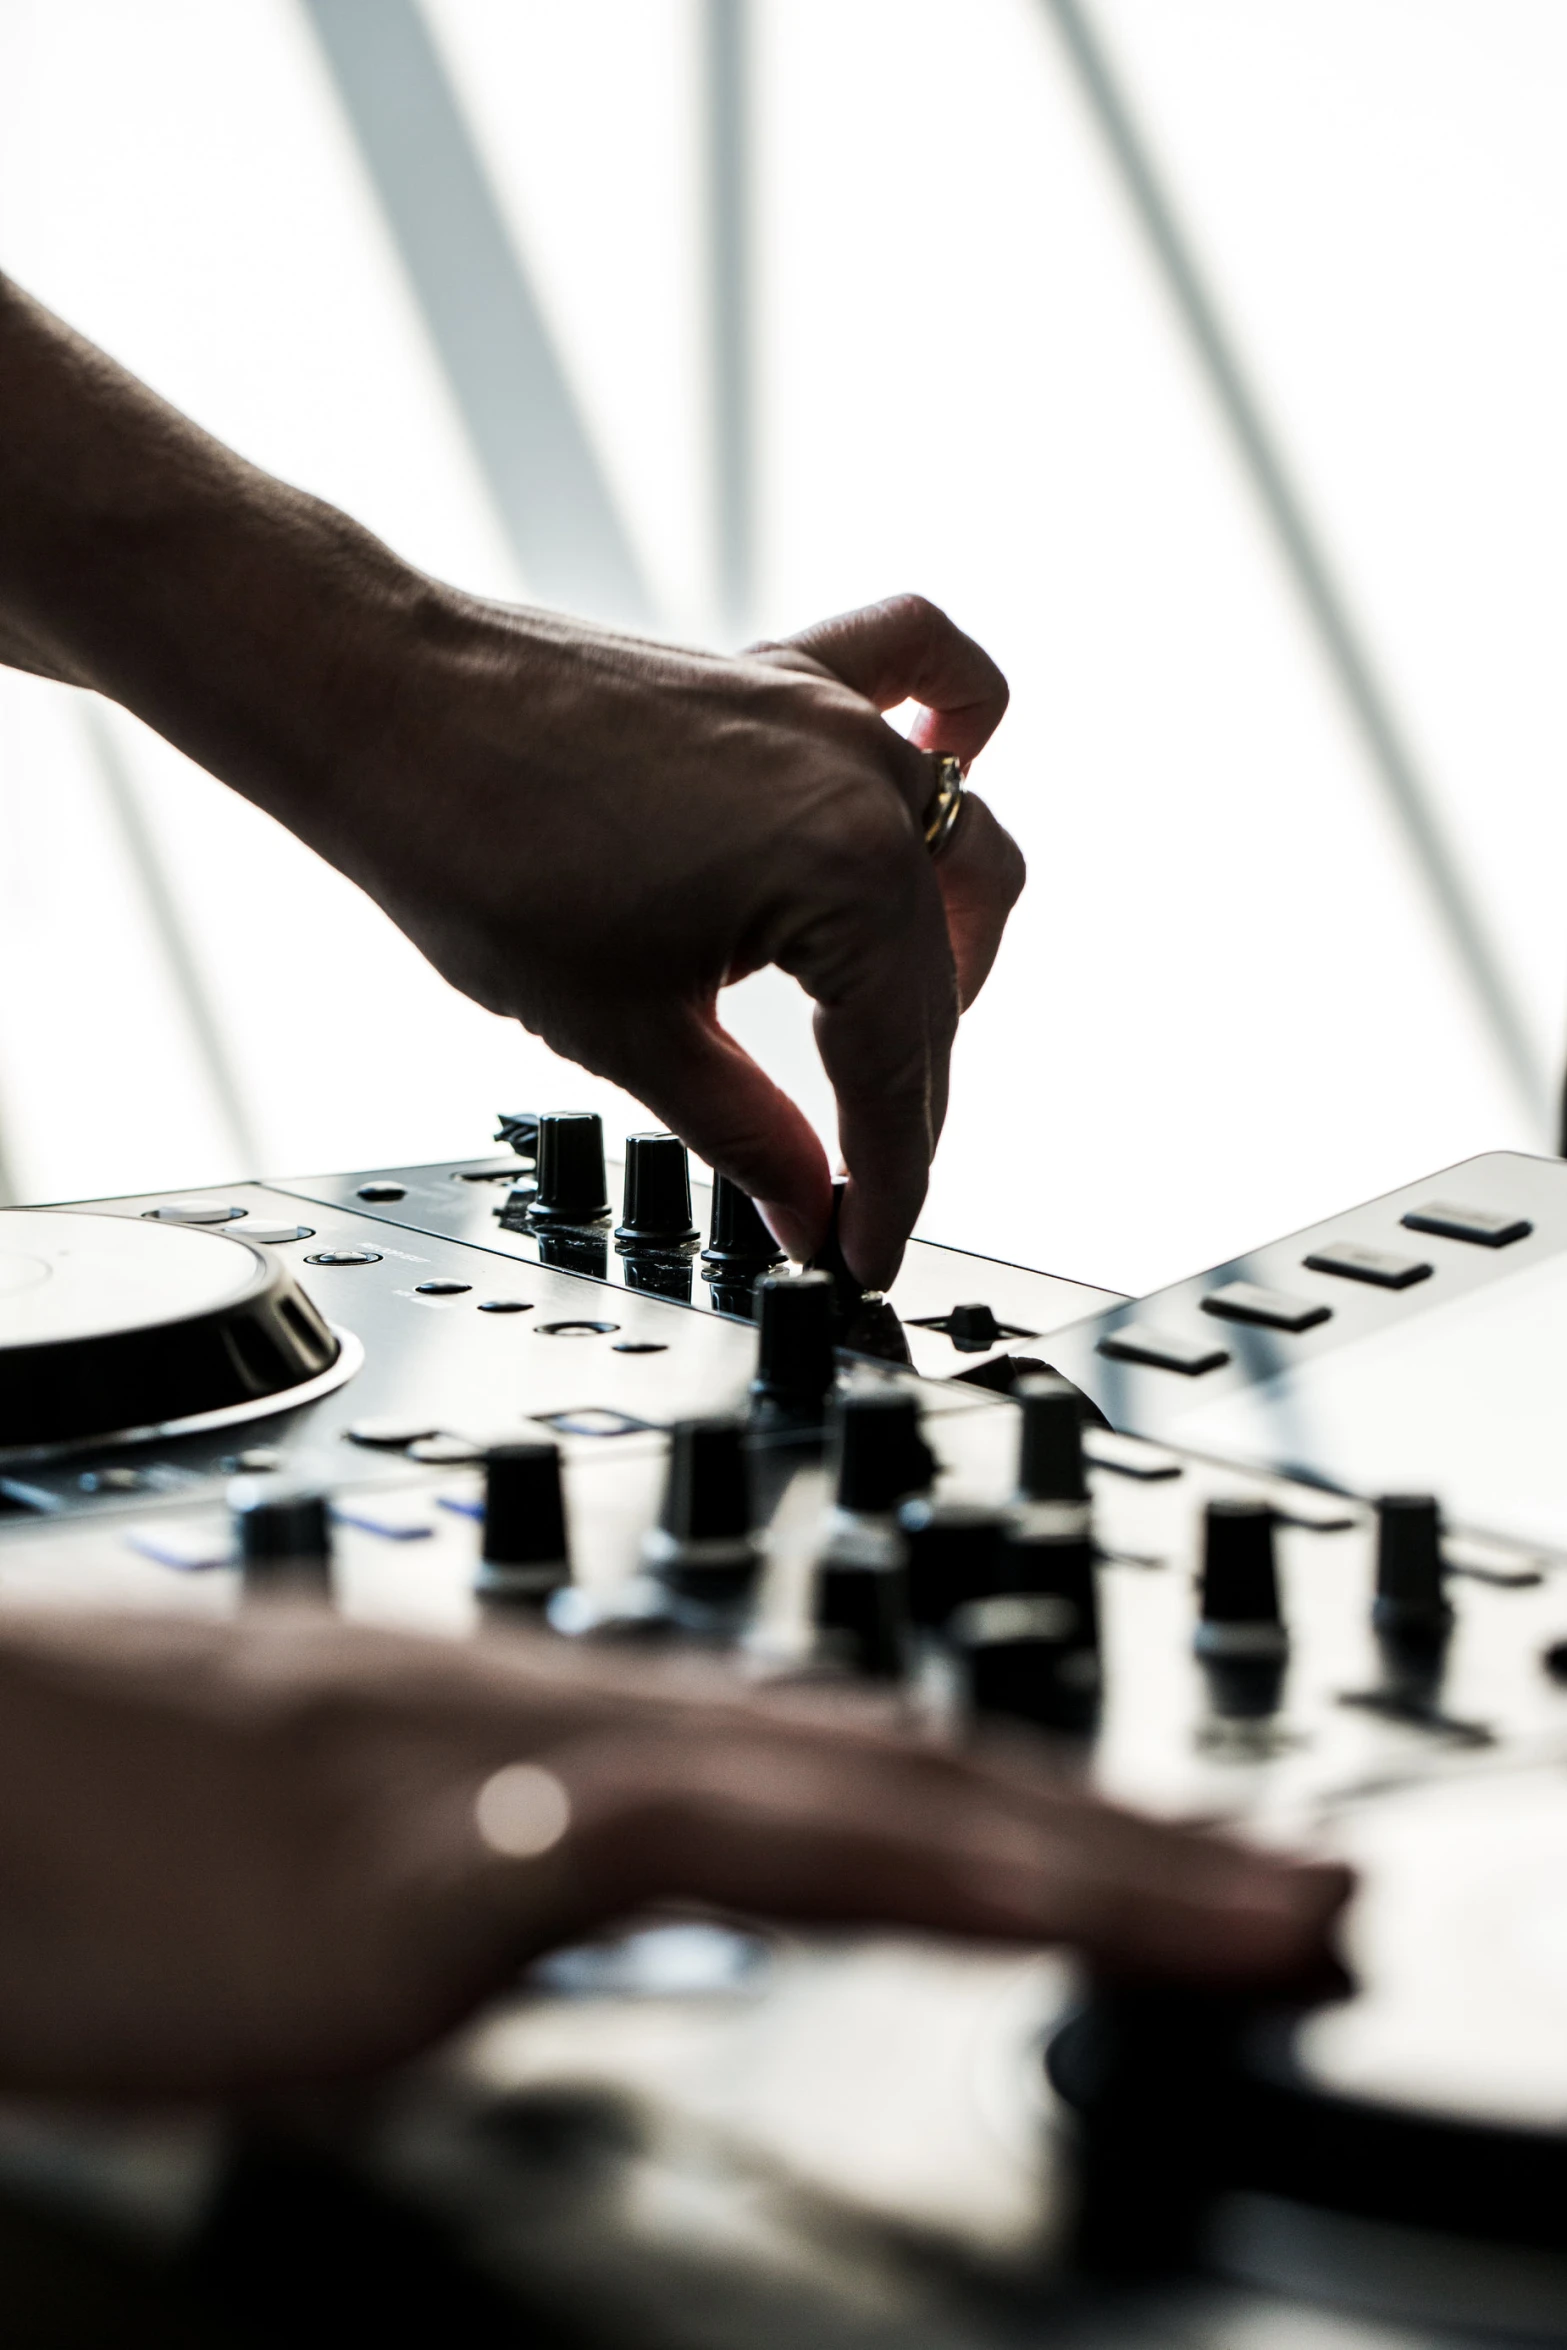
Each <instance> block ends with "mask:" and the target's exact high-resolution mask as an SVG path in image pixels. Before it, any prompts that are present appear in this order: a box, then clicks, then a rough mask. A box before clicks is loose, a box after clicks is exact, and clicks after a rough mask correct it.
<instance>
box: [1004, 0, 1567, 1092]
mask: <svg viewBox="0 0 1567 2350" xmlns="http://www.w3.org/2000/svg"><path fill="white" fill-rule="evenodd" d="M1044 6H1045V10H1046V13H1047V15H1048V16H1049V18H1050V19H1051V21H1052V23H1053V24H1054V26H1055V29H1056V32H1057V33H1058V34H1059V36H1060V39H1061V43H1062V46H1063V48H1064V49H1065V51H1066V55H1067V58H1068V60H1069V62H1070V64H1071V67H1072V70H1073V73H1074V75H1075V77H1076V80H1077V84H1078V89H1079V93H1080V95H1081V97H1082V98H1083V101H1084V103H1085V105H1086V106H1087V109H1088V111H1089V113H1090V115H1091V116H1092V117H1093V120H1094V122H1095V124H1096V125H1097V127H1098V130H1099V132H1100V135H1101V137H1102V139H1103V141H1104V144H1105V147H1106V149H1107V150H1108V152H1109V155H1110V158H1111V161H1112V163H1113V164H1114V166H1115V169H1116V173H1117V176H1118V177H1119V179H1120V181H1121V184H1122V187H1123V189H1124V192H1125V194H1126V196H1127V199H1128V201H1129V203H1130V204H1131V207H1132V210H1133V212H1134V213H1135V215H1136V218H1137V220H1138V223H1139V225H1140V227H1141V228H1142V231H1143V234H1144V236H1145V237H1146V239H1147V242H1148V245H1149V248H1150V250H1151V252H1152V254H1153V256H1154V259H1155V261H1156V262H1157V264H1158V266H1159V269H1160V272H1161V274H1162V275H1163V278H1164V281H1165V285H1166V288H1167V290H1168V292H1169V294H1170V296H1171V299H1172V300H1173V302H1174V304H1175V307H1176V309H1177V311H1178V313H1179V315H1180V318H1181V321H1182V324H1183V325H1184V327H1185V329H1186V332H1187V336H1188V338H1189V340H1190V342H1191V345H1192V348H1193V351H1194V352H1195V354H1196V357H1197V359H1198V362H1199V364H1200V366H1201V368H1202V372H1203V374H1204V376H1205V377H1206V379H1207V383H1208V388H1209V391H1210V392H1211V393H1212V395H1213V398H1214V400H1215V402H1216V404H1217V406H1218V408H1219V410H1220V413H1221V415H1222V416H1223V418H1224V421H1225V423H1226V425H1227V426H1228V428H1229V433H1230V438H1231V440H1232V441H1233V443H1234V446H1235V449H1236V453H1237V455H1238V456H1239V458H1240V460H1241V463H1242V466H1243V468H1244V470H1245V472H1246V474H1247V476H1248V478H1249V479H1250V482H1251V485H1252V488H1253V490H1254V491H1255V492H1256V495H1257V498H1258V500H1259V502H1260V504H1261V506H1262V508H1263V511H1264V514H1265V516H1266V518H1267V520H1268V522H1269V524H1270V525H1271V528H1272V532H1273V536H1274V539H1275V541H1276V543H1277V546H1278V549H1279V552H1280V554H1281V555H1282V557H1283V559H1284V563H1285V566H1286V568H1287V569H1288V571H1289V573H1290V575H1291V577H1292V579H1293V581H1294V583H1295V587H1296V590H1297V592H1298V593H1299V596H1300V599H1301V602H1302V603H1303V605H1304V606H1305V609H1306V614H1307V617H1308V619H1309V620H1310V622H1311V625H1312V628H1313V630H1314V632H1315V635H1316V638H1317V642H1318V645H1319V647H1320V649H1321V652H1322V654H1323V656H1324V658H1325V660H1326V662H1327V664H1328V667H1329V669H1330V670H1331V672H1332V674H1333V676H1334V678H1335V679H1336V681H1337V684H1338V687H1339V691H1340V694H1341V695H1342V697H1343V700H1344V702H1345V705H1346V706H1347V708H1348V710H1349V713H1350V716H1351V718H1352V719H1353V721H1354V723H1355V726H1356V729H1357V731H1358V733H1359V735H1360V739H1361V742H1362V744H1363V746H1364V748H1365V750H1366V752H1367V755H1368V757H1369V759H1370V762H1371V766H1372V770H1373V772H1374V774H1375V775H1376V776H1377V778H1378V780H1379V781H1380V783H1381V785H1382V790H1383V794H1384V797H1385V799H1386V801H1387V804H1388V806H1389V807H1390V808H1391V810H1392V813H1393V816H1394V818H1395V820H1396V822H1397V824H1398V826H1399V829H1400V831H1401V832H1402V834H1403V838H1404V843H1405V846H1406V848H1407V849H1408V851H1409V854H1410V857H1411V859H1412V861H1413V863H1414V865H1415V867H1416V870H1417V871H1418V872H1419V874H1420V876H1421V878H1422V880H1423V881H1424V883H1425V888H1426V893H1427V896H1428V898H1429V900H1430V902H1431V905H1432V907H1433V909H1434V911H1435V913H1436V915H1437V917H1438V920H1439V922H1440V924H1441V927H1442V929H1443V932H1444V933H1445V935H1446V938H1447V941H1448V944H1449V946H1450V948H1451V950H1452V952H1453V955H1454V957H1455V959H1456V961H1457V963H1458V965H1459V967H1460V969H1461V971H1462V973H1463V975H1464V978H1465V980H1466V981H1467V983H1468V988H1469V992H1470V995H1471V997H1472V999H1473V1001H1474V1003H1475V1005H1476V1008H1477V1009H1478V1011H1479V1013H1480V1016H1481V1018H1482V1020H1483V1022H1484V1024H1485V1026H1486V1028H1487V1029H1488V1031H1489V1033H1490V1036H1491V1040H1492V1043H1493V1044H1494V1046H1495V1048H1496V1051H1497V1054H1498V1056H1499V1058H1500V1060H1501V1062H1502V1065H1503V1067H1504V1068H1505V1069H1506V1071H1507V1075H1508V1077H1509V1079H1510V1081H1511V1084H1512V1087H1513V1091H1514V1093H1515V1095H1516V1096H1517V1099H1518V1101H1519V1102H1520V1104H1521V1105H1522V1106H1523V1107H1524V1109H1525V1110H1526V1112H1527V1115H1528V1118H1529V1122H1530V1125H1531V1126H1532V1127H1533V1128H1534V1129H1535V1130H1536V1131H1537V1132H1539V1133H1540V1134H1542V1135H1543V1134H1545V1133H1546V1132H1548V1131H1549V1130H1550V1127H1551V1124H1552V1122H1553V1114H1552V1110H1551V1107H1550V1101H1551V1093H1552V1088H1551V1084H1550V1081H1549V1079H1548V1077H1547V1075H1546V1071H1545V1068H1544V1065H1543V1063H1542V1060H1541V1057H1540V1054H1539V1051H1538V1049H1537V1046H1536V1043H1535V1039H1534V1036H1533V1033H1532V1029H1531V1025H1530V1022H1529V1020H1528V1019H1527V1017H1526V1016H1525V1013H1524V1010H1523V1006H1522V1003H1521V1002H1520V1000H1519V998H1518V996H1517V994H1516V993H1515V990H1514V987H1513V984H1512V981H1511V979H1510V978H1509V976H1508V973H1507V970H1506V968H1505V965H1504V963H1503V960H1502V957H1501V955H1500V953H1499V951H1498V949H1497V947H1496V944H1495V942H1494V940H1493V938H1492V936H1491V932H1490V926H1489V924H1488V922H1487V920H1486V918H1485V915H1484V914H1483V912H1482V910H1481V907H1480V904H1479V902H1478V900H1477V899H1476V898H1475V896H1474V895H1473V894H1472V892H1471V890H1470V888H1469V886H1468V884H1467V882H1466V881H1465V878H1464V875H1463V872H1462V868H1461V865H1460V861H1459V858H1458V856H1457V854H1456V852H1455V850H1454V848H1453V845H1452V843H1451V842H1450V841H1449V839H1448V838H1447V834H1446V830H1445V827H1444V825H1443V822H1442V819H1441V817H1440V815H1439V813H1438V810H1437V807H1436V804H1435V801H1434V798H1433V795H1432V793H1431V790H1430V788H1429V786H1428V785H1427V783H1426V781H1425V779H1424V777H1423V776H1422V774H1421V772H1420V768H1419V764H1418V762H1417V760H1416V758H1415V755H1414V753H1413V751H1412V749H1411V747H1410V743H1409V740H1408V737H1407V735H1406V734H1405V731H1404V728H1403V725H1402V724H1401V722H1400V720H1399V718H1398V715H1397V713H1396V711H1395V709H1394V705H1393V702H1392V698H1391V696H1390V694H1389V692H1388V689H1387V686H1386V684H1385V683H1384V681H1383V679H1382V678H1381V676H1380V675H1379V673H1378V669H1377V665H1376V662H1375V660H1374V659H1373V656H1372V653H1371V650H1370V647H1369V644H1368V642H1367V639H1366V636H1365V633H1364V630H1363V629H1362V628H1361V627H1360V625H1359V623H1358V621H1357V619H1356V616H1355V615H1354V613H1353V611H1352V609H1351V606H1350V603H1349V599H1348V597H1347V595H1346V593H1345V590H1344V588H1343V585H1342V583H1341V581H1340V580H1339V579H1338V578H1337V576H1336V575H1335V572H1334V568H1333V565H1332V563H1331V562H1330V560H1329V557H1328V554H1327V550H1326V546H1325V542H1324V540H1323V537H1322V534H1321V532H1320V530H1319V529H1318V528H1317V527H1316V525H1315V524H1314V523H1313V521H1312V520H1311V517H1310V514H1309V512H1308V509H1307V506H1306V501H1305V499H1304V497H1303V495H1302V492H1301V488H1300V485H1299V482H1298V481H1297V480H1296V479H1295V477H1294V475H1293V472H1292V469H1291V466H1290V464H1289V462H1288V459H1287V457H1286V455H1285V451H1284V448H1283V444H1282V442H1281V441H1280V439H1279V435H1278V433H1277V431H1276V430H1275V428H1274V427H1273V425H1272V424H1271V422H1270V421H1269V420H1268V418H1267V417H1266V415H1265V412H1264V409H1263V406H1262V402H1261V400H1260V398H1259V396H1258V393H1257V390H1256V387H1255V385H1254V384H1253V382H1252V380H1251V378H1250V375H1249V372H1248V370H1247V368H1246V366H1245V364H1244V362H1243V360H1242V357H1241V354H1240V348H1239V345H1238V343H1237V341H1236V337H1235V334H1234V331H1233V329H1232V328H1231V326H1230V325H1229V323H1228V322H1227V321H1226V319H1225V318H1224V316H1223V314H1222V312H1221V310H1220V307H1219V304H1218V300H1217V298H1216V296H1215V293H1214V290H1213V287H1212V286H1211V285H1210V284H1209V283H1208V281H1207V279H1206V277H1205V275H1204V272H1203V269H1202V267H1201V265H1200V263H1199V260H1198V257H1197V250H1196V247H1195V245H1194V243H1193V240H1192V237H1191V234H1190V231H1189V230H1188V228H1187V227H1186V226H1185V224H1184V223H1183V222H1182V220H1181V218H1180V216H1179V214H1178V212H1177V210H1176V207H1175V204H1174V201H1173V199H1172V196H1171V193H1170V190H1169V188H1168V186H1167V185H1166V184H1165V182H1164V180H1163V178H1162V176H1161V174H1160V171H1159V168H1158V166H1157V164H1156V163H1155V161H1154V157H1153V153H1152V149H1151V146H1150V143H1149V141H1148V139H1147V137H1146V135H1145V133H1144V131H1143V128H1142V126H1141V125H1140V123H1139V122H1138V120H1137V117H1136V114H1135V111H1134V109H1133V107H1132V105H1131V102H1130V99H1129V98H1128V95H1127V92H1126V89H1125V87H1124V85H1123V84H1122V82H1121V81H1120V79H1119V77H1118V75H1117V72H1116V70H1115V67H1114V65H1113V64H1112V62H1111V59H1110V56H1109V53H1108V51H1107V49H1106V47H1105V44H1104V41H1103V40H1102V38H1101V37H1100V35H1099V33H1098V32H1097V31H1096V30H1095V29H1094V25H1093V20H1092V16H1091V13H1090V11H1089V9H1088V8H1087V7H1085V6H1084V5H1082V0H1044Z"/></svg>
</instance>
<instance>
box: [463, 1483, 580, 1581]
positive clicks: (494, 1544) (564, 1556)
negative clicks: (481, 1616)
mask: <svg viewBox="0 0 1567 2350" xmlns="http://www.w3.org/2000/svg"><path fill="white" fill-rule="evenodd" d="M570 1581H571V1565H570V1558H569V1550H568V1544H567V1539H566V1504H565V1497H564V1495H563V1494H562V1491H561V1481H560V1452H559V1450H558V1448H557V1447H556V1446H555V1445H553V1444H545V1443H534V1444H497V1445H492V1446H491V1448H490V1450H489V1451H488V1452H487V1453H486V1454H485V1456H484V1543H483V1549H482V1554H481V1558H480V1564H479V1573H478V1578H477V1582H476V1584H475V1588H476V1590H478V1591H479V1592H480V1593H481V1594H482V1595H483V1596H484V1597H485V1598H486V1599H501V1600H509V1601H517V1602H520V1603H521V1604H522V1605H524V1606H527V1605H529V1604H536V1605H539V1606H542V1605H543V1604H544V1602H545V1600H547V1599H548V1598H549V1596H550V1593H551V1592H552V1591H558V1590H559V1589H560V1588H561V1586H562V1584H564V1583H569V1582H570Z"/></svg>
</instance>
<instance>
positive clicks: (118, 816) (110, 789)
mask: <svg viewBox="0 0 1567 2350" xmlns="http://www.w3.org/2000/svg"><path fill="white" fill-rule="evenodd" d="M81 714H82V730H83V732H84V733H85V735H86V737H87V742H88V747H89V749H90V750H91V752H92V756H93V763H94V765H95V766H96V767H97V770H98V773H99V775H100V777H101V778H102V781H103V787H104V795H105V797H106V798H107V800H108V802H109V806H110V808H111V809H112V811H113V813H114V818H115V821H116V823H117V824H118V825H119V828H120V837H121V839H122V840H123V841H124V844H125V852H126V857H127V860H128V862H129V865H130V869H131V871H132V873H133V874H134V875H135V877H136V882H137V885H138V887H139V888H140V891H141V897H142V903H143V905H144V906H145V908H146V910H147V916H148V919H149V921H150V922H151V924H152V928H153V931H154V934H155V935H156V937H157V941H158V944H159V946H160V947H161V949H162V950H163V958H164V961H165V963H166V964H167V966H168V972H169V977H170V978H171V979H172V980H173V982H174V990H175V993H176V994H177V995H178V997H179V1000H180V1005H181V1008H182V1010H183V1011H184V1014H185V1018H186V1020H187V1021H188V1023H189V1025H190V1033H191V1038H192V1041H193V1042H194V1044H195V1047H196V1054H197V1058H198V1060H199V1061H200V1063H201V1067H202V1071H203V1074H204V1075H205V1077H206V1080H207V1085H208V1088H209V1090H210V1092H211V1095H212V1099H213V1101H214V1102H215V1104H216V1105H217V1111H218V1116H219V1120H220V1122H221V1124H222V1125H223V1127H224V1129H225V1131H226V1134H227V1139H228V1145H229V1148H230V1149H231V1150H232V1151H233V1152H234V1155H235V1162H236V1170H235V1171H236V1173H238V1174H242V1175H259V1174H260V1173H261V1170H262V1156H261V1152H260V1150H259V1148H258V1147H257V1140H256V1133H255V1129H254V1127H253V1126H252V1124H251V1119H250V1105H249V1103H248V1102H247V1101H246V1099H245V1096H244V1093H243V1091H242V1089H241V1087H240V1083H239V1080H238V1078H237V1077H236V1075H235V1073H234V1063H233V1059H232V1057H231V1055H230V1053H229V1049H228V1043H227V1040H226V1039H225V1037H224V1034H223V1031H222V1029H221V1028H220V1027H219V1025H218V1022H217V1020H216V1019H215V1018H214V1016H213V1011H212V1002H211V997H210V994H209V991H208V986H207V980H206V975H205V974H204V972H203V971H202V968H201V964H200V961H199V960H198V958H197V955H196V950H195V947H194V945H193V944H192V941H191V937H190V933H189V931H188V930H187V929H186V926H185V918H184V916H183V914H182V913H181V911H180V905H179V900H178V898H177V897H176V895H175V892H174V888H173V885H172V884H171V882H170V880H169V876H168V874H167V872H166V871H165V869H164V864H163V859H162V856H161V855H160V853H159V849H158V844H157V842H156V840H155V839H154V838H153V833H152V828H151V826H150V825H149V824H148V822H147V818H146V814H145V812H144V810H143V808H142V804H141V797H140V795H139V793H138V792H137V789H136V784H135V780H134V778H133V777H132V775H131V771H130V768H129V766H128V764H127V762H126V759H125V755H124V752H123V751H122V749H121V747H120V744H119V742H118V740H117V739H116V736H115V732H114V726H113V722H112V721H111V720H110V718H109V717H108V715H107V713H106V712H105V710H104V709H103V707H102V705H101V704H100V703H99V702H98V700H97V699H96V697H95V696H93V695H91V694H83V695H82V696H81Z"/></svg>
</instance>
